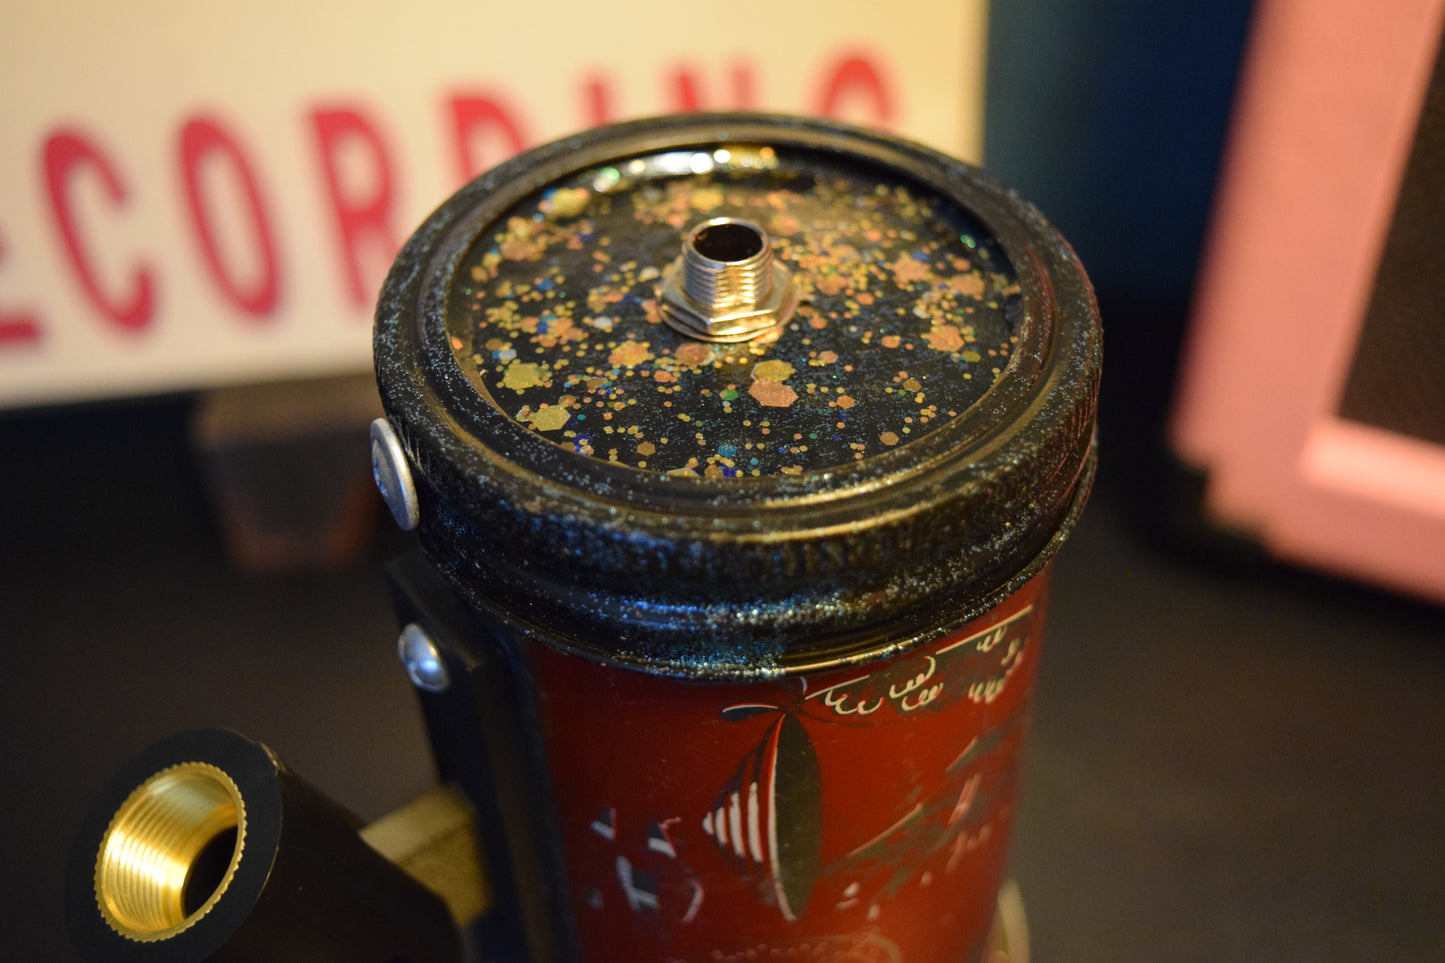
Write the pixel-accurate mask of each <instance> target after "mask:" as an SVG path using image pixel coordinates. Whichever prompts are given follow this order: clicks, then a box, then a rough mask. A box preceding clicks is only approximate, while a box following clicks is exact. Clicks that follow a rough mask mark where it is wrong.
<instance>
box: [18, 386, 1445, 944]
mask: <svg viewBox="0 0 1445 963" xmlns="http://www.w3.org/2000/svg"><path fill="white" fill-rule="evenodd" d="M66 417H67V418H71V416H66ZM96 417H97V418H98V419H99V423H100V424H99V428H98V437H102V438H103V437H104V431H103V429H104V425H105V420H106V418H107V417H110V416H109V415H106V414H105V413H104V412H102V413H100V414H99V415H97V416H96ZM115 417H117V418H122V419H124V420H125V423H126V424H127V425H128V426H129V427H128V428H127V429H126V430H127V431H131V432H134V431H136V430H141V431H142V434H144V431H145V430H146V429H145V428H144V425H142V428H141V429H136V427H135V421H134V415H133V413H127V412H125V411H123V412H121V413H120V414H118V415H116V416H115ZM145 417H146V418H149V419H151V420H152V422H154V424H153V425H152V428H151V429H150V430H151V431H152V432H153V434H154V435H155V436H156V437H153V438H149V439H147V438H145V437H141V438H138V439H135V438H133V439H132V441H131V442H127V443H126V444H132V443H133V444H142V445H152V446H158V447H157V448H156V450H157V451H158V452H159V454H157V455H156V456H155V458H156V459H157V460H158V464H159V467H158V468H156V469H155V471H154V472H151V471H150V470H149V469H147V468H146V465H148V464H150V461H149V460H141V461H139V462H138V460H137V459H135V457H134V455H133V454H127V452H126V450H123V449H125V448H126V445H125V444H120V443H114V444H116V445H117V446H118V447H117V450H116V451H115V452H112V453H111V454H110V455H106V454H105V452H104V451H101V452H100V454H99V455H97V453H96V450H95V449H93V448H92V449H91V450H89V452H88V454H87V455H86V459H85V460H86V465H88V466H89V468H90V469H93V470H94V471H91V473H89V474H86V475H85V476H84V479H83V483H82V482H67V481H65V480H64V479H65V478H68V477H70V476H71V475H74V474H76V472H77V471H79V469H80V466H79V465H73V466H72V465H67V464H66V463H65V462H64V459H65V458H66V457H70V456H67V455H65V454H64V452H63V451H62V450H60V449H51V450H48V451H47V452H46V453H45V457H47V458H50V459H60V460H59V461H57V462H53V463H48V464H52V467H51V468H48V469H45V470H43V471H36V472H32V473H31V475H30V476H27V477H26V478H24V479H19V480H17V476H16V475H14V474H13V473H12V474H11V475H9V476H8V477H7V478H6V479H5V481H6V482H7V485H6V490H5V492H4V493H5V494H6V495H7V496H8V498H9V505H10V506H11V507H10V509H7V511H8V516H7V529H6V533H5V534H6V538H5V544H6V545H7V550H6V551H5V552H4V553H3V555H0V579H3V581H0V584H3V585H4V594H3V598H0V638H3V645H0V766H3V769H0V783H3V786H4V791H3V792H0V865H3V875H0V880H3V888H0V918H3V920H4V922H5V926H4V932H5V933H6V934H7V936H6V939H7V941H9V945H8V946H6V947H5V948H4V949H0V958H4V959H16V960H66V959H71V958H72V957H71V955H70V953H69V950H68V949H67V948H66V946H65V940H64V936H63V935H62V933H61V930H60V915H59V913H60V911H59V907H60V890H61V877H62V864H63V860H64V856H65V852H66V849H67V847H68V845H69V836H70V834H71V833H72V832H73V831H74V829H75V826H76V825H77V823H78V822H79V820H80V818H81V814H82V812H83V811H84V809H85V807H86V806H87V804H88V802H89V799H90V797H91V796H92V795H93V794H94V793H95V792H96V791H97V790H98V789H99V787H100V786H101V784H102V783H103V782H104V781H105V779H106V778H107V777H108V776H109V775H110V773H111V772H112V771H113V770H114V769H115V768H116V767H117V766H118V765H119V764H120V763H121V761H122V760H123V759H124V758H125V757H127V756H128V755H130V754H131V753H133V752H135V751H136V750H138V749H139V748H141V747H142V746H144V745H145V744H147V743H149V742H151V741H153V740H154V739H156V738H159V737H161V736H163V735H165V734H168V733H170V732H172V731H175V730H177V729H181V728H188V727H192V726H196V725H213V724H219V725H227V726H231V727H234V728H237V729H239V730H241V731H243V732H246V733H247V734H249V735H251V736H253V737H256V738H259V739H262V740H264V741H266V742H268V743H270V744H271V745H272V746H274V747H275V748H276V749H277V750H278V751H279V752H280V753H281V754H282V755H283V756H284V757H286V759H287V760H288V761H289V762H290V763H291V764H292V766H293V767H294V768H295V769H297V770H298V771H300V772H301V773H303V774H304V775H305V776H307V777H308V778H309V779H310V780H311V781H312V782H314V783H316V784H317V785H318V786H319V787H321V788H322V789H323V790H325V791H327V792H329V793H331V794H332V795H334V796H335V797H337V798H338V799H340V800H342V801H344V802H346V803H347V804H349V805H350V806H351V807H352V808H354V809H355V810H356V811H357V812H358V813H359V814H360V815H362V816H363V817H365V818H373V817H375V816H377V815H380V814H381V813H382V812H384V811H386V810H387V809H389V808H391V807H393V806H395V805H397V804H399V803H401V802H403V801H405V800H407V799H409V798H411V797H413V796H414V795H416V794H417V793H418V792H420V791H421V790H422V789H424V788H425V787H426V786H427V785H428V783H429V781H430V779H431V773H430V767H429V763H428V761H427V755H426V747H425V743H424V740H423V737H422V734H421V729H420V725H419V722H418V720H417V718H416V715H415V712H414V708H413V705H412V701H411V693H410V691H409V689H408V687H407V685H406V683H405V681H404V679H403V677H402V675H401V673H400V671H399V670H398V669H397V668H396V666H395V663H394V661H393V657H392V653H391V646H392V639H393V629H392V623H391V615H390V611H389V606H388V602H387V599H386V596H385V590H384V586H383V582H382V576H381V571H380V564H381V561H380V560H381V558H382V557H383V556H384V555H385V554H386V551H387V550H388V547H383V548H382V549H379V550H378V552H377V557H376V558H375V559H374V560H373V561H372V562H370V563H368V565H367V566H366V567H364V568H362V569H359V570H355V571H351V572H346V573H341V574H334V575H310V576H297V577H291V578H285V579H255V578H247V577H243V576H238V575H235V574H233V573H232V572H230V571H229V570H228V569H227V568H226V566H225V564H224V562H223V561H222V559H221V558H220V554H219V551H218V550H217V548H216V547H215V545H214V542H213V540H212V538H211V537H210V535H209V534H208V529H207V527H206V524H205V515H204V511H203V510H202V509H201V508H200V505H199V499H198V496H197V494H196V492H195V490H194V487H193V485H191V483H190V482H187V481H184V480H181V479H182V478H183V476H184V472H181V475H180V476H177V474H176V472H175V471H174V463H176V462H177V460H178V459H179V460H181V461H183V460H184V457H183V454H182V453H178V452H177V451H176V450H175V446H176V445H177V444H179V442H177V441H176V440H175V439H176V437H177V433H176V432H175V431H174V430H173V429H174V428H175V425H174V424H172V423H171V422H172V421H174V419H175V418H179V417H182V415H181V414H178V413H175V412H170V411H169V409H165V408H161V409H157V411H152V412H150V413H149V414H147V415H145ZM167 419H171V421H168V420H167ZM88 423H93V421H91V420H90V419H89V417H88ZM46 424H50V427H49V428H46ZM55 424H60V425H61V426H62V427H64V426H71V427H73V419H72V420H65V419H62V420H61V422H59V423H45V422H41V423H40V428H38V429H34V430H35V431H40V430H41V429H44V430H53V429H54V428H55ZM0 427H3V426H0ZM11 429H12V430H11V431H10V433H9V435H8V436H6V438H5V440H6V442H7V443H8V444H7V450H8V451H10V452H15V451H17V450H25V449H26V447H27V446H31V447H32V449H33V447H34V445H37V444H39V442H37V440H36V437H32V434H27V432H31V431H32V428H31V427H30V426H26V425H22V426H21V427H20V428H19V429H16V428H15V427H14V426H11ZM97 444H100V445H102V447H103V446H104V445H105V444H106V442H104V441H103V440H102V441H98V442H97ZM167 446H169V448H168V447H167ZM75 457H77V458H79V457H80V456H75ZM97 457H99V458H100V459H101V460H100V462H99V465H98V467H97V464H96V463H95V459H96V458H97ZM107 458H108V459H109V460H108V461H107V460H106V459H107ZM168 458H169V462H168V461H167V459H168ZM168 464H170V465H171V467H169V468H168V467H166V466H167V465H168ZM127 466H128V467H127ZM95 471H99V472H100V473H99V474H96V473H95ZM67 486H70V487H67ZM72 488H73V489H74V491H72ZM86 492H89V493H91V494H90V496H89V500H85V499H82V500H81V501H76V502H71V503H70V504H71V507H70V508H68V509H65V505H66V504H67V499H70V498H71V496H72V495H75V496H76V497H81V496H83V495H84V494H85V493H86ZM27 499H28V501H27ZM1125 504H1126V500H1125V499H1124V498H1122V497H1114V496H1111V495H1110V494H1109V493H1108V492H1105V493H1104V494H1103V495H1101V496H1100V497H1097V498H1096V499H1095V502H1094V504H1093V505H1092V506H1091V507H1090V510H1089V511H1088V512H1087V513H1086V516H1085V519H1084V521H1083V523H1082V524H1081V525H1080V528H1079V530H1078V532H1077V534H1076V536H1075V538H1074V539H1073V540H1072V542H1071V543H1070V544H1069V546H1068V547H1067V548H1066V550H1065V553H1064V554H1063V556H1062V557H1061V559H1060V562H1059V566H1058V572H1057V579H1056V584H1055V598H1054V604H1053V609H1052V622H1051V629H1050V636H1049V639H1048V642H1047V651H1046V655H1045V660H1044V669H1043V674H1042V677H1041V680H1040V684H1039V693H1038V708H1037V714H1036V718H1035V727H1034V732H1033V737H1032V744H1031V748H1030V757H1029V763H1028V769H1027V776H1026V787H1025V797H1024V811H1023V818H1022V821H1021V824H1020V830H1019V836H1018V838H1017V841H1016V846H1015V859H1014V871H1015V874H1016V876H1017V878H1018V879H1019V881H1020V883H1021V885H1022V887H1023V893H1024V899H1025V903H1026V905H1027V908H1028V911H1029V917H1030V925H1031V933H1032V937H1033V941H1034V948H1035V959H1036V960H1037V961H1040V963H1060V961H1068V963H1095V961H1097V963H1117V961H1120V960H1128V961H1135V960H1149V961H1169V960H1201V961H1210V960H1255V959H1258V960H1302V961H1334V960H1338V961H1342V963H1343V961H1350V963H1356V961H1359V960H1409V961H1415V960H1438V959H1445V914H1442V912H1441V909H1440V905H1439V904H1440V901H1441V897H1442V894H1445V841H1442V839H1441V835H1442V834H1441V829H1442V826H1445V816H1442V814H1445V766H1442V759H1445V755H1442V751H1441V750H1442V742H1445V740H1442V731H1445V613H1442V612H1441V610H1439V609H1436V608H1431V607H1427V606H1423V605H1419V604H1414V603H1410V602H1407V601H1403V600H1399V599H1394V598H1390V597H1386V596H1381V595H1377V594H1373V593H1370V592H1366V591H1363V590H1359V589H1354V588H1350V587H1347V586H1341V585H1337V584H1334V583H1329V582H1325V581H1323V580H1317V579H1313V578H1309V577H1302V576H1295V575H1290V574H1288V573H1281V572H1278V571H1273V570H1269V569H1259V570H1253V571H1249V572H1238V571H1231V570H1227V569H1218V568H1214V567H1209V566H1201V565H1197V564H1194V563H1191V562H1189V561H1186V560H1185V559H1183V558H1181V557H1180V556H1179V555H1178V554H1177V553H1169V552H1164V551H1161V550H1160V549H1158V548H1156V547H1154V546H1153V544H1152V540H1151V539H1148V538H1145V537H1142V536H1141V534H1140V531H1139V530H1138V528H1137V527H1136V523H1134V522H1132V521H1131V519H1132V518H1133V513H1132V511H1131V510H1126V508H1125ZM27 505H28V506H30V508H29V511H28V512H27V511H23V510H22V511H16V510H14V509H15V508H16V506H19V507H20V508H21V509H24V508H25V507H26V506H27ZM57 506H59V507H57ZM62 509H64V510H62ZM390 547H395V546H394V545H393V546H390Z"/></svg>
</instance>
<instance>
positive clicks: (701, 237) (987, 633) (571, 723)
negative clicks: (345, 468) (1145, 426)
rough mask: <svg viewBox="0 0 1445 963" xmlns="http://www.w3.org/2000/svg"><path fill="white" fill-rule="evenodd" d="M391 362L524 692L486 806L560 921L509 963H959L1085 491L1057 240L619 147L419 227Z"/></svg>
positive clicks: (457, 568) (700, 160)
mask: <svg viewBox="0 0 1445 963" xmlns="http://www.w3.org/2000/svg"><path fill="white" fill-rule="evenodd" d="M376 349H377V370H378V381H379V383H380V385H381V389H382V396H383V400H384V402H385V404H386V408H387V413H388V418H389V421H390V424H391V426H392V427H393V428H394V429H395V431H396V433H397V435H398V436H399V438H400V440H401V444H402V446H403V447H404V449H405V453H406V460H407V463H408V465H409V466H410V471H411V473H412V475H413V476H414V479H415V489H416V501H417V504H418V506H419V507H418V511H417V521H418V529H419V535H420V541H421V547H422V549H423V551H424V553H425V555H426V558H427V560H428V563H429V564H430V565H431V566H432V567H433V568H434V569H435V570H436V571H437V572H438V573H439V575H440V578H439V579H438V581H439V583H441V584H444V585H446V586H447V590H448V591H450V592H452V593H454V594H455V595H456V597H457V598H458V599H459V600H460V601H461V603H462V604H463V605H464V606H465V607H466V608H467V609H468V611H469V612H470V613H471V615H470V616H469V618H470V619H471V620H472V621H471V622H469V623H468V624H469V625H471V626H472V628H470V629H467V630H466V631H467V632H471V633H472V634H474V635H476V636H478V637H479V638H484V641H483V642H471V643H465V644H464V647H465V646H467V645H470V646H472V647H473V648H476V649H478V650H480V649H486V650H487V651H488V652H491V653H493V654H494V655H495V658H494V659H491V661H490V662H489V665H490V666H491V668H487V669H485V670H484V671H485V672H488V673H491V674H492V675H493V676H494V677H496V676H497V675H498V674H500V676H502V677H504V679H505V681H504V682H503V683H497V682H495V681H494V682H493V683H491V685H492V688H491V689H489V690H487V691H493V692H499V693H504V694H505V696H504V699H503V701H505V702H506V703H507V708H506V711H505V713H503V715H505V716H506V718H507V719H510V720H512V722H511V723H509V724H501V728H502V729H503V730H506V733H509V734H505V735H502V736H489V737H488V738H487V740H486V741H487V742H488V743H489V744H488V747H487V748H486V750H485V751H487V752H490V753H491V754H492V755H493V756H495V757H497V758H498V759H500V760H501V761H500V762H498V763H497V764H496V765H495V766H494V767H493V769H494V773H493V775H494V778H495V779H499V780H502V781H504V782H505V781H508V780H510V781H511V782H517V781H521V782H524V783H525V785H526V796H527V799H528V800H530V802H528V803H526V804H523V805H514V806H512V808H511V810H508V807H507V806H506V805H501V806H497V805H493V803H492V802H491V801H489V800H487V799H482V798H478V799H477V802H478V805H479V808H480V809H482V810H484V811H490V810H496V811H497V816H496V819H497V821H498V823H499V825H500V830H499V839H500V842H499V844H498V845H499V846H501V847H502V848H503V849H505V850H506V853H505V857H504V858H502V859H501V863H502V864H504V865H505V866H506V867H509V869H507V870H506V871H503V872H501V873H500V875H501V876H502V877H503V878H502V879H501V880H500V884H501V885H502V886H518V887H523V888H526V887H529V886H542V887H543V888H547V889H548V891H549V893H550V895H549V897H548V898H547V899H542V900H538V901H536V906H539V907H543V908H542V909H532V910H523V911H522V912H523V915H524V916H525V915H527V914H528V913H531V914H532V916H534V917H535V916H536V915H537V914H539V913H543V912H545V913H547V914H549V921H548V922H547V923H546V924H542V923H539V922H538V921H537V920H536V919H533V920H532V922H531V924H530V926H531V929H532V931H533V932H534V933H537V932H540V931H541V930H544V929H547V928H551V929H552V930H554V931H555V933H554V934H552V937H548V938H543V937H539V936H534V937H533V938H532V939H531V949H530V951H529V952H530V953H531V955H532V956H533V957H535V958H546V957H556V958H581V959H587V960H614V959H616V960H622V959H625V960H629V961H632V960H639V961H640V960H658V961H672V960H679V961H680V960H686V961H725V960H726V961H730V960H755V959H756V960H763V959H788V960H836V961H851V960H859V961H874V960H878V961H903V960H909V961H933V960H940V961H941V960H950V961H953V960H978V959H981V958H982V956H983V953H984V950H985V944H986V940H987V936H988V931H989V925H990V922H991V920H992V918H993V914H994V905H995V898H996V894H997V891H998V887H999V884H1000V881H1001V878H1002V874H1003V870H1004V865H1005V860H1006V855H1007V844H1008V838H1009V835H1010V830H1011V827H1012V822H1013V814H1014V810H1015V799H1016V794H1017V789H1018V782H1019V771H1020V765H1021V758H1022V756H1021V754H1022V750H1023V745H1024V740H1025V735H1026V732H1027V728H1028V716H1029V700H1030V694H1031V689H1032V682H1033V677H1034V674H1035V669H1036V665H1037V660H1038V658H1039V649H1040V637H1041V632H1042V626H1043V616H1044V607H1045V598H1046V587H1047V579H1048V564H1049V561H1050V559H1051V558H1052V557H1053V555H1054V553H1055V551H1056V550H1057V548H1058V546H1059V545H1060V544H1061V542H1062V540H1063V539H1064V538H1065V536H1066V535H1067V533H1068V531H1069V529H1070V527H1071V526H1072V524H1073V521H1074V519H1075V518H1076V517H1077V514H1078V512H1079V510H1080V508H1081V507H1082V504H1083V502H1084V500H1085V499H1086V497H1087V494H1088V489H1089V486H1090V482H1091V480H1092V473H1093V465H1094V447H1093V421H1094V406H1095V395H1096V390H1097V379H1098V371H1099V359H1100V347H1099V330H1098V320H1097V312H1096V309H1095V306H1094V302H1093V298H1092V294H1091V293H1090V291H1089V287H1088V282H1087V279H1086V278H1085V276H1084V274H1083V271H1082V269H1081V268H1080V267H1079V265H1078V263H1077V260H1076V259H1075V258H1074V256H1073V253H1072V251H1071V250H1070V249H1069V248H1068V246H1067V244H1066V243H1065V242H1064V241H1063V240H1062V239H1061V238H1059V237H1058V235H1057V234H1056V233H1055V232H1054V231H1053V229H1052V228H1051V227H1049V225H1048V224H1047V223H1046V222H1045V221H1044V220H1043V219H1042V218H1041V217H1040V216H1039V215H1038V213H1037V212H1036V211H1035V210H1034V209H1033V208H1032V207H1030V206H1029V205H1027V204H1026V203H1024V202H1022V201H1021V200H1019V199H1018V198H1017V197H1016V196H1015V195H1013V194H1012V193H1011V192H1010V191H1008V190H1007V189H1006V188H1004V187H1002V186H1001V185H999V184H998V183H997V182H996V181H994V180H992V179H991V178H990V177H988V176H987V175H985V174H983V173H981V172H979V171H977V170H976V169H974V168H971V167H968V166H967V165H964V164H962V163H960V162H958V161H954V160H951V159H949V158H947V157H944V156H943V155H940V154H937V153H936V152H933V151H931V150H928V149H927V148H923V147H920V146H918V145H914V144H909V143H907V142H904V141H900V140H897V139H894V138H891V137H887V136H884V135H880V134H875V133H869V132H863V131H858V130H852V129H847V128H839V127H836V126H833V125H828V124H824V123H821V122H816V121H807V120H799V119H793V118H778V117H771V116H765V115H696V116H692V117H683V118H671V119H663V120H653V121H643V122H638V123H635V124H628V125H621V126H618V127H614V128H606V129H602V130H599V131H595V132H592V133H589V134H586V135H582V136H579V137H577V138H573V139H571V140H568V141H562V142H558V143H556V144H552V145H548V146H547V147H543V148H539V149H537V150H535V151H533V152H530V153H529V154H526V155H523V156H521V157H519V158H517V159H515V160H513V161H511V162H508V164H505V165H503V166H502V167H501V168H498V169H497V170H496V171H493V172H491V173H490V174H488V175H484V177H482V178H480V179H479V180H478V181H476V182H474V183H473V184H472V185H469V186H468V187H467V188H465V189H464V190H463V191H462V192H460V193H459V194H458V195H457V196H456V197H454V198H453V199H452V200H451V201H449V202H448V203H447V204H446V205H444V206H443V207H442V208H441V209H439V210H438V212H437V213H436V214H434V215H433V216H432V218H431V219H430V220H429V221H428V222H427V224H425V225H424V226H423V227H422V228H421V229H420V230H419V231H418V233H417V234H416V236H415V237H414V238H413V239H412V241H411V243H410V244H409V245H408V247H407V249H406V250H405V251H404V252H403V254H402V256H401V257H400V258H399V259H398V262H397V265H396V266H395V267H394V268H393V271H392V274H391V276H390V277H389V279H388V282H387V286H386V289H385V290H384V292H383V297H382V301H381V304H380V306H379V308H378V315H377V333H376ZM418 617H420V616H418ZM440 634H441V635H443V636H445V635H447V632H446V631H441V632H440ZM452 634H455V632H454V631H453V633H452ZM478 647H479V648H478ZM474 661H475V660H474ZM478 671H479V672H481V671H483V670H478ZM486 689H487V686H486V685H482V686H480V687H479V691H481V690H486ZM481 701H482V702H486V701H487V700H486V699H485V698H483V699H482V700H481ZM491 701H492V703H495V702H496V701H497V699H496V698H493V699H492V700H491ZM483 714H485V713H483ZM493 728H496V727H495V726H494V727H493ZM433 735H434V739H435V738H436V735H437V729H436V724H435V723H434V724H433ZM442 741H444V742H445V741H447V740H446V739H443V740H442ZM450 741H451V742H453V743H454V742H456V740H455V739H452V740H450ZM508 745H510V746H513V749H507V748H506V746H508ZM478 751H482V750H481V748H480V747H479V750H478ZM507 759H513V760H514V761H513V762H512V763H507V762H506V760H507ZM516 759H520V760H522V761H521V762H516V761H515V760H516ZM508 765H511V766H512V767H513V768H512V769H511V770H509V769H508V768H507V767H508ZM444 768H445V766H444ZM508 772H512V773H513V776H514V777H515V778H513V777H509V776H508V775H507V773H508ZM470 791H471V792H472V794H473V795H474V796H475V797H481V796H484V795H485V794H486V793H487V790H486V788H485V787H480V786H479V787H475V788H473V789H472V790H470ZM522 810H525V811H524V812H523V811H522ZM508 812H510V813H511V815H508ZM523 837H525V841H524V842H518V840H519V839H523ZM509 840H510V841H509ZM538 861H540V862H542V863H545V864H546V869H545V871H532V872H529V871H528V870H527V869H526V868H525V866H526V865H527V864H531V863H536V862H538ZM519 867H523V868H522V869H520V870H519ZM509 874H510V875H509ZM543 877H545V879H546V882H545V883H528V882H527V880H529V879H531V880H535V879H539V878H543ZM553 937H555V938H553ZM539 940H540V943H539ZM543 943H544V944H546V946H545V947H543V948H539V946H540V945H541V944H543Z"/></svg>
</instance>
